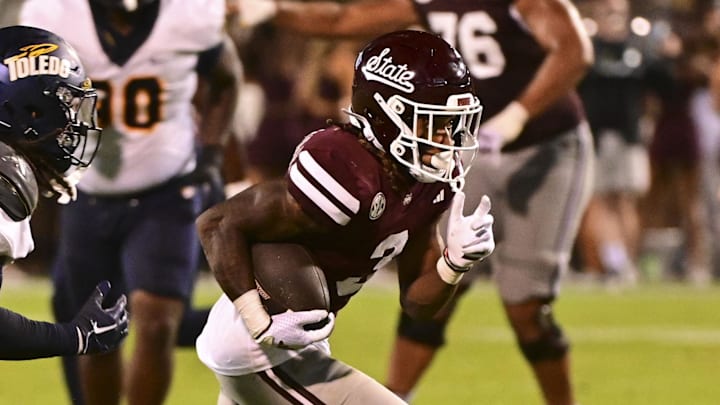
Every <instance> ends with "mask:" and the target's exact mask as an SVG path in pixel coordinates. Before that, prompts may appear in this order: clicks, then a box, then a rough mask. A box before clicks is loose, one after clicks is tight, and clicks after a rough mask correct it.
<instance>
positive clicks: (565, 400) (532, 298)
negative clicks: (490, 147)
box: [492, 127, 593, 405]
mask: <svg viewBox="0 0 720 405" xmlns="http://www.w3.org/2000/svg"><path fill="white" fill-rule="evenodd" d="M579 129H580V131H579V133H575V132H574V131H571V132H569V133H567V134H565V135H563V136H561V137H559V138H557V139H556V140H555V141H553V142H549V143H547V144H544V145H539V146H536V147H532V148H529V149H527V150H523V151H521V152H518V153H517V154H515V155H514V157H513V158H511V159H510V160H511V161H512V162H513V163H512V164H511V165H508V167H507V169H508V170H509V171H510V172H509V176H508V177H507V190H508V198H507V201H503V202H501V203H500V204H501V205H503V204H505V205H504V206H503V207H501V208H500V207H499V208H500V209H501V210H503V212H504V215H503V218H502V219H503V222H502V223H503V225H502V226H503V235H504V239H503V241H502V243H501V244H499V245H498V249H496V250H495V252H494V253H493V256H492V258H493V266H494V270H495V272H496V273H495V276H496V280H497V283H498V287H499V291H500V296H501V298H502V300H503V303H504V307H505V311H506V314H507V317H508V320H509V322H510V324H511V326H512V329H513V331H514V332H515V337H516V340H517V343H518V346H519V347H520V349H521V351H522V354H523V355H524V357H525V359H526V360H527V362H528V363H529V365H530V366H531V367H532V369H533V372H534V374H535V377H536V379H537V381H538V383H539V385H540V388H541V390H542V392H543V395H544V397H545V401H546V403H548V404H553V405H570V404H572V403H573V402H574V396H573V390H572V381H571V373H570V352H569V350H568V349H569V344H568V341H567V339H566V337H565V336H564V334H563V332H562V329H561V327H560V325H559V324H558V323H557V322H556V320H555V318H554V317H553V307H552V303H553V300H554V298H555V297H556V295H557V292H558V288H559V282H560V278H561V277H562V275H563V274H564V273H565V272H566V271H567V268H568V266H569V263H568V261H569V256H570V249H571V247H572V244H573V241H574V238H575V235H576V233H577V228H578V224H579V222H580V219H581V215H582V212H583V209H584V207H585V206H586V203H587V200H588V197H589V193H590V184H591V182H590V179H591V178H592V177H591V176H593V171H592V169H593V166H592V165H593V152H592V143H591V140H590V135H589V133H588V132H587V131H586V129H585V128H584V127H581V128H579ZM514 194H516V195H514ZM493 208H495V207H493ZM530 235H531V236H530Z"/></svg>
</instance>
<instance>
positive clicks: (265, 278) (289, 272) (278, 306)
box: [251, 243, 330, 315]
mask: <svg viewBox="0 0 720 405" xmlns="http://www.w3.org/2000/svg"><path fill="white" fill-rule="evenodd" d="M251 254H252V262H253V267H254V272H255V284H256V286H257V290H258V293H259V294H260V297H261V298H262V301H263V305H265V308H266V309H267V311H268V313H269V314H270V315H274V314H278V313H281V312H285V311H286V310H288V309H290V310H293V311H305V310H310V309H325V310H329V309H330V292H329V291H328V287H327V281H326V280H325V275H324V274H323V272H322V270H321V269H320V268H319V267H318V266H317V265H316V264H315V261H314V260H313V258H312V256H310V253H308V251H307V250H306V249H305V248H304V247H303V246H300V245H297V244H290V243H258V244H254V245H253V246H252V253H251Z"/></svg>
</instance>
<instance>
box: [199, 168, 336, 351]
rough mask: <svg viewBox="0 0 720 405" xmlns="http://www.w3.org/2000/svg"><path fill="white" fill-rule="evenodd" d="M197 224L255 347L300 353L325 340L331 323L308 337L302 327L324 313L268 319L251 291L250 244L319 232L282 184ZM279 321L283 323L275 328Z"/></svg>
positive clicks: (221, 207) (258, 188)
mask: <svg viewBox="0 0 720 405" xmlns="http://www.w3.org/2000/svg"><path fill="white" fill-rule="evenodd" d="M196 223H197V229H198V234H199V236H200V242H201V244H202V247H203V249H204V251H205V255H206V256H207V261H208V265H209V266H210V269H211V270H212V272H213V275H214V276H215V279H216V280H217V282H218V284H219V285H220V288H222V290H223V292H224V293H225V295H226V296H227V297H228V298H229V299H230V300H231V301H232V302H233V303H234V305H235V307H236V308H237V310H238V313H239V315H240V316H241V317H242V319H243V321H244V323H245V326H247V329H248V331H249V332H250V335H251V336H252V337H253V338H255V339H256V340H257V341H258V343H261V344H267V345H277V346H282V347H303V346H305V345H307V344H310V343H312V342H315V341H318V340H321V339H324V338H326V337H327V335H329V333H330V331H331V330H332V327H333V323H332V319H331V321H330V322H328V324H327V325H326V326H325V327H323V328H322V329H318V330H313V331H307V330H304V329H303V326H304V325H306V324H311V323H315V322H318V321H320V320H322V319H323V318H328V316H330V317H332V314H329V313H328V312H327V311H324V310H314V311H299V312H291V311H288V312H285V313H282V314H278V315H273V316H272V317H270V315H269V314H268V313H267V311H266V310H265V309H264V308H263V306H262V304H261V302H260V296H259V295H258V293H257V290H256V289H255V281H254V276H253V270H252V264H251V263H252V261H251V257H250V246H251V245H252V244H254V243H257V242H276V241H288V240H290V239H292V238H295V237H298V236H299V235H301V234H307V233H312V232H321V231H322V228H321V227H320V226H319V225H318V224H316V223H315V221H313V220H311V219H310V218H309V217H308V216H306V215H305V214H304V213H303V211H302V209H301V207H300V206H299V205H298V204H297V202H296V201H295V199H294V198H293V197H292V196H291V195H290V194H289V192H288V187H287V183H286V180H284V179H283V180H273V181H268V182H263V183H259V184H257V185H255V186H252V187H250V188H248V189H246V190H244V191H242V192H241V193H238V194H236V195H235V196H233V197H232V198H230V199H228V200H226V201H224V202H222V203H220V204H218V205H215V206H214V207H212V208H210V209H208V210H207V211H205V212H204V213H203V214H202V215H200V217H198V219H197V221H196ZM280 317H282V318H283V319H282V320H281V321H277V322H276V320H278V318H280Z"/></svg>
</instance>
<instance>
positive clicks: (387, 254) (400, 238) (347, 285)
mask: <svg viewBox="0 0 720 405" xmlns="http://www.w3.org/2000/svg"><path fill="white" fill-rule="evenodd" d="M407 241H408V231H407V230H404V231H402V232H398V233H394V234H392V235H390V236H388V237H387V238H385V239H383V240H382V242H380V243H378V245H377V246H375V250H373V253H372V255H371V256H370V258H371V259H380V260H379V261H378V262H377V264H376V265H375V266H374V267H373V272H372V274H375V272H377V271H378V270H380V269H381V268H383V267H385V266H387V265H388V264H390V262H391V261H392V260H393V259H394V258H395V257H396V256H397V255H399V254H400V253H401V252H402V251H403V249H405V245H406V244H407ZM372 274H371V275H369V276H366V277H348V278H346V279H345V280H341V281H338V282H337V284H336V286H337V294H338V295H339V296H341V297H342V296H346V295H352V294H355V293H356V292H358V291H359V290H360V288H362V286H363V284H365V282H366V281H368V280H369V279H370V277H372Z"/></svg>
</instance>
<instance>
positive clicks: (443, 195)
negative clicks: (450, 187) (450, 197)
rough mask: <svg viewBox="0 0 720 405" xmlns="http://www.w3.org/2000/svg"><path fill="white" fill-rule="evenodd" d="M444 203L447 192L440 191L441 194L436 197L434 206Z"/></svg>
mask: <svg viewBox="0 0 720 405" xmlns="http://www.w3.org/2000/svg"><path fill="white" fill-rule="evenodd" d="M443 201H445V190H440V192H439V193H438V194H437V195H436V196H435V199H434V200H433V204H437V203H441V202H443Z"/></svg>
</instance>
